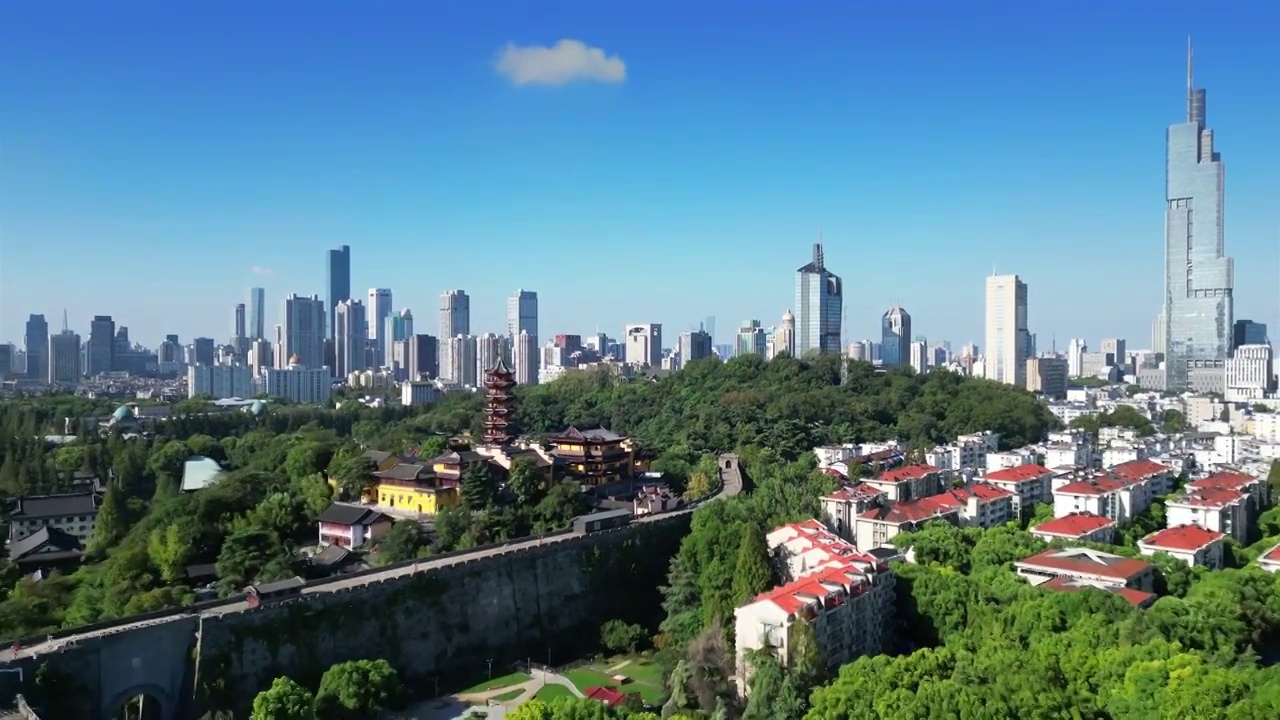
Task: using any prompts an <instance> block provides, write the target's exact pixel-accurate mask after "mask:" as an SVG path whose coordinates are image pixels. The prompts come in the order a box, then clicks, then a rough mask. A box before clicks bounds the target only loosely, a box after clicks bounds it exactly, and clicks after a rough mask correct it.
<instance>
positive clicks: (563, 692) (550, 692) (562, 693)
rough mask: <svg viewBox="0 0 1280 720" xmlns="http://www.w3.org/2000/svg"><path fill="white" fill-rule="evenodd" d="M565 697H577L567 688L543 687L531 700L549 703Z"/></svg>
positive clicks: (556, 686) (561, 686) (560, 686)
mask: <svg viewBox="0 0 1280 720" xmlns="http://www.w3.org/2000/svg"><path fill="white" fill-rule="evenodd" d="M566 697H567V698H571V697H577V696H576V695H574V694H573V693H572V692H570V690H569V688H567V687H565V686H563V685H544V686H543V687H542V689H541V690H539V691H538V692H537V693H536V694H534V696H533V699H534V700H541V701H543V702H551V701H552V700H555V699H556V698H566Z"/></svg>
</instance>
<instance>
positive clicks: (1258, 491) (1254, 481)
mask: <svg viewBox="0 0 1280 720" xmlns="http://www.w3.org/2000/svg"><path fill="white" fill-rule="evenodd" d="M1209 489H1214V490H1238V491H1240V492H1242V493H1246V494H1247V495H1248V496H1249V498H1250V500H1251V502H1252V504H1253V508H1252V511H1253V512H1255V513H1257V512H1261V511H1262V508H1265V507H1268V506H1269V505H1271V487H1270V485H1268V484H1267V480H1266V478H1260V477H1254V476H1253V475H1246V474H1244V473H1238V472H1217V473H1214V474H1212V475H1210V476H1208V477H1204V478H1200V479H1199V480H1192V481H1191V482H1189V483H1187V490H1188V491H1192V490H1209Z"/></svg>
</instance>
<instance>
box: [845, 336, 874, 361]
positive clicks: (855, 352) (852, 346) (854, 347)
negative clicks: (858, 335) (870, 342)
mask: <svg viewBox="0 0 1280 720" xmlns="http://www.w3.org/2000/svg"><path fill="white" fill-rule="evenodd" d="M848 356H849V359H850V360H859V361H862V362H871V357H870V353H869V352H868V351H867V343H865V342H863V341H861V340H854V341H853V342H851V343H849V351H848Z"/></svg>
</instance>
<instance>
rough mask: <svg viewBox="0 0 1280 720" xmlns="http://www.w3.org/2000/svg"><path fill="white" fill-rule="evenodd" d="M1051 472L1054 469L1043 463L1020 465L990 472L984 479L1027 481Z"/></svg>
mask: <svg viewBox="0 0 1280 720" xmlns="http://www.w3.org/2000/svg"><path fill="white" fill-rule="evenodd" d="M1051 474H1053V471H1052V470H1050V469H1049V468H1047V467H1044V466H1042V465H1019V466H1017V467H1011V468H1005V469H1003V470H996V471H995V472H989V473H987V474H986V475H984V476H983V478H982V479H983V480H988V481H993V482H1025V481H1027V480H1035V479H1036V478H1039V477H1043V476H1045V475H1051Z"/></svg>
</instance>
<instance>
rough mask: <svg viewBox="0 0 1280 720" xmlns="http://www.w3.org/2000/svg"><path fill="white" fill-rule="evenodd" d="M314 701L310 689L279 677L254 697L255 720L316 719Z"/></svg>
mask: <svg viewBox="0 0 1280 720" xmlns="http://www.w3.org/2000/svg"><path fill="white" fill-rule="evenodd" d="M314 703H315V699H314V698H313V697H312V695H311V692H310V691H309V690H307V689H306V688H304V687H302V686H301V685H299V684H298V683H296V682H294V681H293V680H292V679H290V678H287V677H278V678H276V679H275V681H273V682H272V683H271V687H269V688H267V689H266V690H263V691H262V692H260V693H258V695H257V697H255V698H254V699H253V720H315V716H316V712H315V709H314V707H313V704H314Z"/></svg>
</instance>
